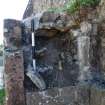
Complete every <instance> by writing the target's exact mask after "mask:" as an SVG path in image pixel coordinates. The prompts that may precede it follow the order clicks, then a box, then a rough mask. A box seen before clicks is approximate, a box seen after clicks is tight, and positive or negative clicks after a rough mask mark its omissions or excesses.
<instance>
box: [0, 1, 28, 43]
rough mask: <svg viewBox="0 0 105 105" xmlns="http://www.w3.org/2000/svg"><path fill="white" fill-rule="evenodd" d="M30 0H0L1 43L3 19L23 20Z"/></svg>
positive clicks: (0, 38) (1, 40) (0, 39)
mask: <svg viewBox="0 0 105 105" xmlns="http://www.w3.org/2000/svg"><path fill="white" fill-rule="evenodd" d="M27 4H28V0H0V44H2V43H3V20H4V19H17V20H21V19H22V16H23V13H24V11H25V8H26V6H27Z"/></svg>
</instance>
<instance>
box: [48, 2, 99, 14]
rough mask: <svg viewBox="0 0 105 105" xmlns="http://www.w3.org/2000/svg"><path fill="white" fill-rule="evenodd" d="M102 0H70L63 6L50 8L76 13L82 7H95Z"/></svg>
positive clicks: (53, 10)
mask: <svg viewBox="0 0 105 105" xmlns="http://www.w3.org/2000/svg"><path fill="white" fill-rule="evenodd" d="M99 2H100V0H69V2H68V3H67V4H65V6H64V7H62V8H49V9H48V10H49V11H52V12H63V11H66V12H68V13H75V12H76V11H78V10H79V9H80V7H95V6H96V5H98V4H99Z"/></svg>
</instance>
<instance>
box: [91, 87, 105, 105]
mask: <svg viewBox="0 0 105 105" xmlns="http://www.w3.org/2000/svg"><path fill="white" fill-rule="evenodd" d="M90 105H105V89H98V88H95V87H92V88H91V94H90Z"/></svg>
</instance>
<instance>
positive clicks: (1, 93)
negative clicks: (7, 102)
mask: <svg viewBox="0 0 105 105" xmlns="http://www.w3.org/2000/svg"><path fill="white" fill-rule="evenodd" d="M4 99H5V90H4V89H0V105H4Z"/></svg>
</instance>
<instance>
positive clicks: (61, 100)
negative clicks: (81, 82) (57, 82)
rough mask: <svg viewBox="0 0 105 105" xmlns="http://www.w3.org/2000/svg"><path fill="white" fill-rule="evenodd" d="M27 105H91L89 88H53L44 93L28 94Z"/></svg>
mask: <svg viewBox="0 0 105 105" xmlns="http://www.w3.org/2000/svg"><path fill="white" fill-rule="evenodd" d="M26 100H27V105H89V89H88V88H87V87H78V86H71V87H64V88H53V89H49V90H46V91H42V92H34V93H26Z"/></svg>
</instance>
